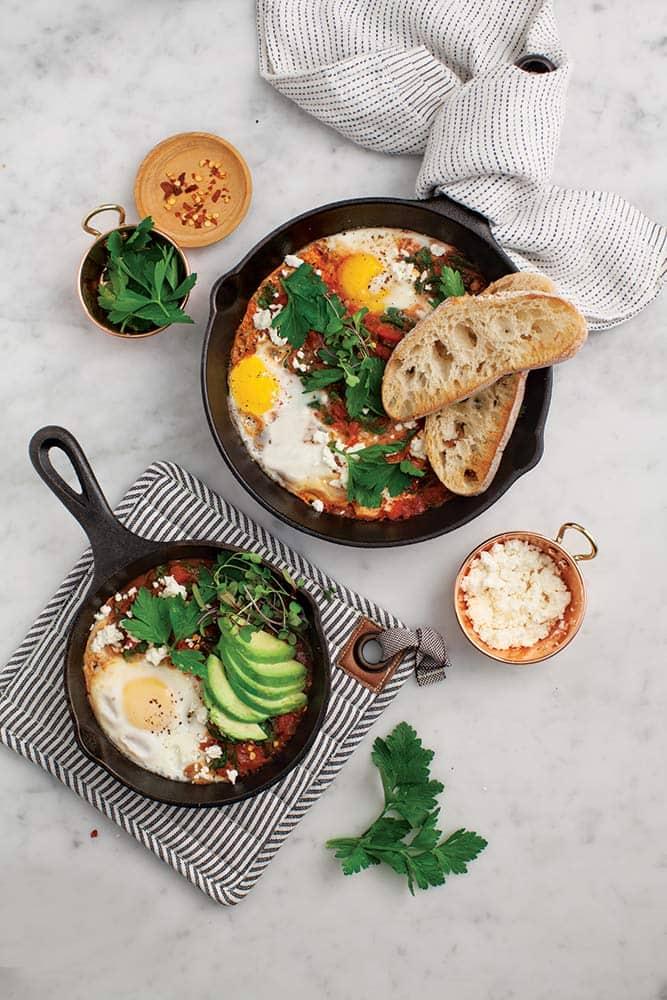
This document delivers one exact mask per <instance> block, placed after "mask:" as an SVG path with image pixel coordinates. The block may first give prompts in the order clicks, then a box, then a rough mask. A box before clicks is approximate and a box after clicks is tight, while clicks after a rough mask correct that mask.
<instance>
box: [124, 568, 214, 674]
mask: <svg viewBox="0 0 667 1000" xmlns="http://www.w3.org/2000/svg"><path fill="white" fill-rule="evenodd" d="M131 610H132V617H131V618H123V619H122V621H121V623H120V625H121V628H123V629H125V631H126V632H127V633H129V635H132V636H134V638H135V639H138V640H139V641H140V642H150V643H153V644H154V645H155V646H166V647H167V649H168V651H169V658H170V660H171V662H172V663H173V664H174V666H175V667H178V668H179V669H180V670H183V671H184V672H185V673H188V674H196V675H197V677H205V676H206V663H205V660H204V654H203V653H201V652H200V651H199V650H198V649H176V644H177V643H179V642H182V641H183V640H184V639H190V638H191V637H192V636H193V635H195V634H196V633H198V632H199V630H200V627H201V626H200V619H201V611H200V609H199V607H198V606H197V604H196V602H195V601H186V600H185V599H184V598H183V597H180V596H176V597H160V596H156V595H154V594H151V592H150V591H149V590H148V588H147V587H141V588H140V589H139V593H138V594H137V596H136V597H135V599H134V602H133V603H132V608H131Z"/></svg>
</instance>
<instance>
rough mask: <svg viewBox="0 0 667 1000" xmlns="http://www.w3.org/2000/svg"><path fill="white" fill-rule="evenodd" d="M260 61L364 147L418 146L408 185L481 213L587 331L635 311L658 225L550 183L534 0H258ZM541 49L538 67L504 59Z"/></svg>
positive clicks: (550, 93)
mask: <svg viewBox="0 0 667 1000" xmlns="http://www.w3.org/2000/svg"><path fill="white" fill-rule="evenodd" d="M257 23H258V35H259V62H260V72H261V74H262V76H263V77H264V79H266V80H267V81H268V82H269V83H271V84H272V85H273V86H274V87H275V88H276V89H277V90H279V91H280V92H281V93H282V94H284V95H285V96H286V97H288V98H290V99H291V100H293V101H295V102H296V103H297V104H298V105H300V106H301V107H302V108H303V109H304V110H305V111H308V112H309V113H310V114H312V115H314V116H315V117H316V118H319V119H321V120H322V121H323V122H325V123H326V124H328V125H331V126H332V127H333V128H335V129H337V130H338V131H339V132H341V133H342V134H343V135H345V136H347V137H348V138H349V139H352V140H353V141H354V142H357V143H359V144H360V145H362V146H368V147H369V148H370V149H375V150H380V151H383V152H386V153H413V154H414V153H420V154H423V162H422V166H421V170H420V172H419V176H418V178H417V184H416V193H417V196H418V197H419V198H428V197H431V196H434V195H438V194H446V195H448V196H449V197H450V198H453V199H454V200H455V201H458V202H461V203H462V204H464V205H467V206H469V207H470V208H473V209H475V210H476V211H478V212H481V214H482V215H484V216H486V218H487V219H488V220H489V222H490V224H491V229H492V231H493V235H494V236H495V238H496V240H497V241H498V242H499V243H500V244H501V246H502V247H503V249H504V250H505V251H506V253H507V254H508V256H509V257H510V258H511V259H512V261H513V262H514V264H515V265H516V267H517V268H518V269H519V270H526V271H533V272H535V271H537V272H543V273H544V274H546V275H548V276H549V277H550V278H552V279H553V281H554V282H555V283H556V285H557V286H558V288H559V289H560V290H561V292H562V293H563V294H564V295H567V296H568V297H569V298H570V299H571V300H572V301H573V302H574V303H575V305H577V306H578V307H579V308H580V309H581V311H582V312H583V313H584V315H585V316H586V318H587V320H588V323H589V326H590V327H591V329H593V330H602V329H606V328H608V327H612V326H616V325H618V324H619V323H622V322H623V321H624V320H626V319H628V318H629V317H630V316H633V315H635V314H636V313H638V312H639V311H640V310H641V309H643V308H644V306H646V305H647V304H648V303H649V302H650V301H651V300H652V299H653V298H654V297H655V296H656V295H657V294H658V292H659V291H660V288H661V286H662V283H663V282H664V278H665V264H666V256H667V252H666V251H667V231H666V230H665V229H664V228H663V227H661V226H658V225H657V224H655V223H653V222H651V220H650V219H647V218H646V216H644V215H642V213H641V212H640V211H639V210H638V209H636V208H634V207H633V206H632V205H630V204H628V202H626V201H624V200H623V199H622V198H620V197H619V196H618V195H616V194H612V193H610V192H608V191H575V190H567V189H565V188H561V187H556V186H555V185H553V184H551V183H550V178H551V175H552V173H553V166H554V161H555V158H556V154H557V152H558V145H559V142H560V130H561V126H562V123H563V119H564V115H565V97H566V91H567V84H568V77H569V75H570V70H571V66H570V63H569V62H568V59H567V55H566V53H565V51H564V50H563V47H562V45H561V43H560V39H559V37H558V29H557V27H556V22H555V19H554V16H553V11H552V8H551V3H550V2H545V0H522V2H517V0H513V2H509V3H508V2H507V0H257ZM529 54H532V55H541V56H545V57H547V58H548V59H549V60H551V62H552V63H553V64H554V65H555V70H554V71H552V72H549V73H540V74H534V73H529V72H525V71H524V70H521V69H518V68H517V67H516V66H515V65H514V63H515V62H516V61H517V60H518V59H519V58H520V57H521V56H524V55H529Z"/></svg>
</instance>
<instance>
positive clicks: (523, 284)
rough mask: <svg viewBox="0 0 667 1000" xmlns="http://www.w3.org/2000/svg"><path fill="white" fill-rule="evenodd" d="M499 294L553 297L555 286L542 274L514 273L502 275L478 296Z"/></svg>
mask: <svg viewBox="0 0 667 1000" xmlns="http://www.w3.org/2000/svg"><path fill="white" fill-rule="evenodd" d="M499 292H547V294H549V295H555V294H556V286H555V285H554V283H553V281H552V280H551V278H547V277H546V276H545V275H544V274H530V273H529V272H528V271H515V272H514V273H513V274H504V275H503V276H502V278H498V280H497V281H492V282H491V284H490V285H487V287H486V288H485V289H484V291H483V292H481V293H480V294H481V295H498V293H499Z"/></svg>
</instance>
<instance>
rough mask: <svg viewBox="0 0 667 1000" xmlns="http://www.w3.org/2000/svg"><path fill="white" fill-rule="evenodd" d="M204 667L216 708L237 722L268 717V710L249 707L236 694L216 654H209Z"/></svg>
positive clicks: (260, 720) (257, 720)
mask: <svg viewBox="0 0 667 1000" xmlns="http://www.w3.org/2000/svg"><path fill="white" fill-rule="evenodd" d="M206 667H207V669H208V681H207V687H208V691H209V694H210V696H211V698H212V700H213V703H214V705H215V706H216V707H217V708H221V709H222V711H223V712H225V714H226V715H228V716H230V717H231V718H232V719H238V721H239V722H264V720H265V719H268V717H269V715H268V712H259V711H258V710H257V709H255V708H251V707H250V705H247V704H245V702H244V701H242V700H241V698H239V697H238V696H237V695H236V693H235V692H234V689H233V688H232V686H231V685H230V683H229V681H228V680H227V677H226V675H225V668H224V666H223V665H222V661H221V660H219V659H218V657H217V656H212V655H211V656H209V658H208V660H207V661H206Z"/></svg>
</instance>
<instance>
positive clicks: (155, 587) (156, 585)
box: [153, 580, 160, 590]
mask: <svg viewBox="0 0 667 1000" xmlns="http://www.w3.org/2000/svg"><path fill="white" fill-rule="evenodd" d="M159 586H160V584H159V583H158V582H157V580H153V590H157V588H158V587H159Z"/></svg>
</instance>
